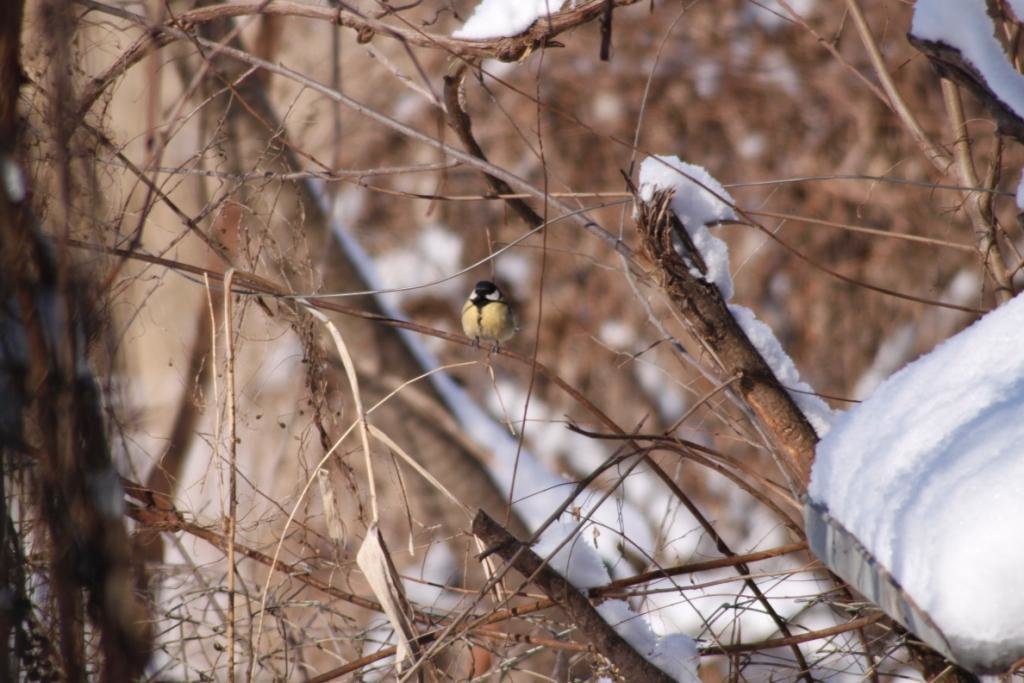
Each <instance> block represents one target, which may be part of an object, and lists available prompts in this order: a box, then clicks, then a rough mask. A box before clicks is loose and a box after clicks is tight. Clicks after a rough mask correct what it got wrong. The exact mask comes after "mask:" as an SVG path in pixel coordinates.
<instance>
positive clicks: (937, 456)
mask: <svg viewBox="0 0 1024 683" xmlns="http://www.w3.org/2000/svg"><path fill="white" fill-rule="evenodd" d="M1022 330H1024V296H1018V297H1016V298H1015V299H1013V300H1012V301H1010V302H1009V303H1007V304H1005V305H1004V306H1002V307H1001V308H999V309H997V310H995V311H993V312H991V313H989V314H988V315H986V316H985V317H984V318H982V319H981V320H979V321H978V322H976V323H975V324H974V325H972V326H971V327H970V328H968V329H966V330H964V331H963V332H961V333H960V334H958V335H956V336H954V337H952V338H951V339H949V340H947V341H946V342H945V343H943V344H942V345H940V346H939V347H938V348H936V349H935V350H934V351H932V352H931V353H929V354H927V355H926V356H924V357H922V358H920V359H918V360H917V361H915V362H913V363H911V364H910V365H908V366H907V367H905V368H904V369H903V370H901V371H899V372H897V373H896V374H895V375H893V376H892V377H890V378H889V379H888V380H886V381H885V382H884V383H883V384H882V385H881V386H879V388H878V389H877V390H876V391H875V393H874V394H873V395H872V396H871V398H869V399H868V400H867V401H865V402H864V403H861V404H860V405H858V406H856V407H854V408H852V409H851V410H850V411H848V412H847V413H845V414H843V415H841V416H840V417H838V418H837V419H836V420H835V421H834V423H833V425H832V430H831V431H830V432H829V434H828V436H827V437H826V438H825V439H823V440H822V442H821V443H820V444H819V445H818V449H817V456H816V458H815V462H814V469H813V471H812V475H811V483H810V489H809V492H808V493H809V498H810V501H809V503H810V506H809V508H808V509H809V510H810V509H811V508H814V507H817V508H818V509H826V510H827V515H829V516H831V517H832V518H833V519H834V520H836V521H837V522H838V523H839V524H840V525H841V526H842V527H843V528H844V529H845V531H848V532H849V533H850V534H852V535H853V536H854V537H855V538H856V541H857V542H858V543H859V544H861V545H862V546H863V547H864V550H866V552H867V553H868V554H869V555H870V556H871V557H872V558H873V561H875V562H877V563H878V564H879V565H881V567H882V568H883V569H884V570H885V571H887V572H888V573H889V574H891V577H892V579H894V580H895V582H897V583H898V585H899V586H900V587H902V589H903V591H904V592H905V594H906V596H908V597H909V598H910V600H911V601H912V602H913V603H914V604H916V606H917V607H918V608H920V610H921V611H922V612H924V613H925V615H926V616H927V618H928V619H929V620H930V621H931V622H933V623H934V625H935V627H937V628H938V629H939V631H941V634H942V636H943V638H944V640H945V642H939V643H935V642H931V644H932V645H933V646H934V647H937V648H940V649H943V650H946V651H948V652H949V653H950V654H952V655H953V657H954V658H955V659H956V660H957V661H958V662H959V663H960V664H961V665H963V666H965V667H967V668H970V669H972V670H975V671H979V672H993V671H1000V670H1004V669H1005V668H1007V667H1008V666H1009V665H1011V664H1012V663H1013V662H1014V661H1016V660H1018V659H1020V658H1022V657H1024V571H1022V569H1021V568H1022V567H1024V543H1022V542H1021V541H1024V531H1022V528H1024V527H1022V520H1024V419H1021V418H1022V416H1024V352H1022V351H1024V345H1022V339H1021V331H1022ZM812 514H813V513H811V512H808V517H809V518H810V516H811V515H812ZM809 524H810V522H809ZM812 544H814V542H813V541H812ZM834 545H835V542H834V539H833V538H830V539H829V540H828V542H827V544H826V546H827V547H826V548H825V549H822V548H820V547H818V546H817V545H815V547H814V549H815V552H817V553H818V554H819V555H821V556H823V557H825V556H832V557H837V556H841V554H838V553H836V552H835V548H833V547H832V546H834ZM836 571H838V572H839V573H840V574H843V571H842V569H841V568H839V567H837V568H836ZM847 573H851V572H847ZM853 573H856V572H853ZM844 578H847V579H848V580H850V581H852V582H855V583H858V584H859V585H860V587H861V588H862V590H864V589H865V587H867V592H869V593H870V592H871V579H870V578H867V579H866V578H865V577H864V576H858V577H851V576H844ZM904 608H905V605H903V606H898V609H904ZM891 613H892V612H891V611H890V614H891ZM892 616H895V617H897V618H898V617H899V615H897V614H892ZM918 635H920V636H922V637H927V636H925V635H924V634H921V633H919V634H918Z"/></svg>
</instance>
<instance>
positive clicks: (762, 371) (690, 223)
mask: <svg viewBox="0 0 1024 683" xmlns="http://www.w3.org/2000/svg"><path fill="white" fill-rule="evenodd" d="M635 202H636V214H635V218H636V225H637V230H638V231H639V233H640V238H641V244H642V248H643V250H644V252H645V253H646V254H647V255H648V256H649V257H650V258H651V260H652V261H653V262H654V263H655V264H656V266H657V271H658V278H659V284H660V286H661V288H662V289H663V290H664V291H665V293H666V294H667V295H668V297H669V299H670V300H671V301H672V303H673V305H674V306H675V309H676V311H677V312H678V313H679V315H680V317H681V318H682V319H683V320H685V321H686V323H687V324H688V326H689V331H690V333H691V334H692V335H693V337H694V339H696V340H697V341H698V342H699V343H700V344H702V345H703V346H704V348H705V349H707V351H708V352H709V355H710V356H711V357H712V358H714V359H715V360H716V361H717V363H718V366H719V370H720V372H721V373H722V376H724V377H736V376H738V377H740V380H739V381H737V382H736V383H735V387H736V391H737V393H738V394H739V396H740V397H741V398H742V399H743V400H744V402H745V403H746V404H747V405H748V406H750V408H751V409H752V410H753V412H754V413H755V415H757V417H758V418H759V419H760V420H761V422H762V423H763V424H764V425H765V426H766V427H767V428H768V431H769V432H770V433H771V435H772V437H773V438H774V440H775V441H776V443H777V444H778V446H779V447H780V450H781V453H782V455H783V458H784V462H783V463H781V465H780V466H781V467H782V468H783V471H784V472H785V473H786V474H787V475H788V476H789V478H790V479H791V482H792V485H793V486H794V487H795V488H797V489H800V490H802V489H803V488H804V487H805V486H806V482H807V477H808V475H809V471H810V464H811V461H812V460H813V458H814V446H815V444H816V443H817V441H818V433H817V432H816V431H815V429H816V428H817V429H820V430H822V431H824V430H825V429H827V425H828V421H829V420H830V419H831V410H829V408H828V406H827V405H825V403H824V402H823V401H820V399H815V398H814V397H813V396H812V395H811V394H809V393H808V394H804V393H803V392H805V391H807V390H809V389H810V387H808V386H807V385H806V384H804V383H803V382H802V381H801V380H800V378H799V373H797V371H796V366H795V365H794V364H793V362H792V360H791V359H790V358H789V357H788V356H787V355H786V354H785V352H784V351H783V350H782V346H781V344H779V342H778V340H777V339H776V338H775V336H774V334H772V333H771V330H770V329H769V328H768V327H767V326H766V325H763V323H758V324H757V325H755V324H754V323H756V322H757V321H756V318H754V316H753V314H752V313H750V312H749V311H747V309H742V308H739V307H737V308H735V309H734V310H733V309H730V307H729V306H728V304H727V301H728V300H729V299H730V298H731V297H732V290H733V284H732V276H731V275H730V273H729V251H728V248H727V247H726V245H725V242H723V241H722V240H720V239H719V238H717V237H715V236H713V235H712V234H711V232H710V230H709V229H708V226H709V225H714V224H715V223H718V222H719V221H722V220H727V219H730V218H733V217H734V216H735V214H734V212H733V209H732V205H733V200H732V198H731V197H730V196H729V195H728V193H727V192H726V191H725V189H724V188H723V187H722V185H721V184H720V183H719V182H718V181H717V180H715V179H714V178H713V177H712V176H711V175H710V174H709V173H708V172H707V171H706V170H704V169H703V168H701V167H699V166H694V165H692V164H687V163H684V162H682V161H680V160H679V159H678V158H677V157H674V156H665V157H648V158H647V159H645V160H644V162H643V164H642V165H641V167H640V178H639V188H638V189H637V191H636V196H635ZM737 314H738V315H739V318H741V319H742V320H743V321H745V322H746V323H747V324H746V325H743V324H741V322H740V320H738V319H737ZM782 381H786V382H787V384H788V385H790V387H791V389H795V390H797V392H796V393H793V394H791V393H790V390H788V389H787V387H786V386H783V384H782ZM805 395H806V396H807V397H808V399H809V400H808V401H807V408H805V410H806V412H805V410H801V408H802V407H804V406H799V405H798V401H797V399H796V398H795V396H801V400H802V399H803V397H804V396H805ZM808 408H809V409H808ZM812 419H813V420H814V422H815V425H814V426H812V423H811V421H810V420H812Z"/></svg>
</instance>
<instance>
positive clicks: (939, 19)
mask: <svg viewBox="0 0 1024 683" xmlns="http://www.w3.org/2000/svg"><path fill="white" fill-rule="evenodd" d="M1022 4H1024V3H1021V2H1019V0H1018V2H1016V4H1015V5H1014V7H1015V9H1016V11H1018V12H1020V11H1021V7H1020V5H1022ZM994 31H995V27H994V26H993V23H992V19H991V17H989V16H988V14H987V13H986V10H985V2H984V0H918V3H917V5H915V7H914V20H913V24H912V25H911V28H910V33H909V34H907V40H909V41H910V43H911V44H912V45H913V46H914V47H916V48H917V49H918V50H920V51H921V53H923V54H924V55H925V56H926V57H928V59H929V60H930V61H931V63H932V66H934V67H935V70H936V71H938V72H939V75H941V76H942V77H944V78H948V79H950V80H952V81H955V82H957V83H959V84H960V85H962V86H964V87H965V88H967V89H968V90H970V91H971V93H973V94H974V96H975V97H977V98H978V100H979V101H980V102H981V103H982V105H984V107H985V108H986V109H988V110H989V112H990V113H991V114H992V115H993V116H994V117H995V118H996V121H998V123H999V129H1000V131H1002V132H1003V133H1006V134H1007V135H1012V136H1013V137H1015V138H1017V140H1019V141H1021V142H1024V75H1021V74H1020V72H1018V71H1017V70H1016V69H1015V68H1014V67H1013V65H1012V64H1011V63H1010V61H1009V59H1008V58H1007V56H1006V53H1005V52H1004V51H1003V48H1002V46H1001V45H1000V44H999V41H998V40H996V38H995V36H994Z"/></svg>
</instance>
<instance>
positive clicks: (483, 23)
mask: <svg viewBox="0 0 1024 683" xmlns="http://www.w3.org/2000/svg"><path fill="white" fill-rule="evenodd" d="M563 1H564V0H481V2H480V4H479V5H477V6H476V9H474V10H473V15H472V16H471V17H470V18H469V19H467V20H466V23H465V24H463V25H462V28H460V29H457V30H456V31H454V32H453V33H452V37H453V38H462V39H465V40H487V39H490V38H505V37H510V36H517V35H519V34H520V33H522V32H523V31H525V30H526V29H528V28H530V26H531V25H532V24H533V22H535V21H537V20H538V19H540V18H542V17H548V16H549V15H551V14H552V13H554V12H557V11H558V10H559V9H560V8H561V6H562V3H563Z"/></svg>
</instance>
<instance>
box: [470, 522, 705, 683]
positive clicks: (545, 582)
mask: <svg viewBox="0 0 1024 683" xmlns="http://www.w3.org/2000/svg"><path fill="white" fill-rule="evenodd" d="M473 533H474V534H475V535H476V536H477V537H478V538H479V539H480V540H482V541H483V542H484V543H486V544H487V546H488V548H492V549H493V551H494V552H495V553H497V554H498V555H500V556H501V557H502V558H503V559H504V560H506V561H507V562H508V563H509V564H510V565H512V567H514V568H515V569H516V571H518V572H519V573H520V574H522V575H523V576H525V577H526V578H527V579H529V580H530V581H531V582H532V583H533V584H534V585H536V586H537V587H538V588H540V589H541V591H543V592H544V594H545V595H547V596H548V597H549V598H551V599H552V600H554V601H555V602H557V603H558V604H559V605H561V606H562V607H563V608H564V609H565V610H566V612H568V613H569V614H570V615H572V619H573V623H574V624H575V625H576V626H577V627H578V628H579V630H580V631H581V632H582V633H583V634H584V635H585V636H586V637H587V639H588V640H589V641H590V642H591V643H592V644H593V645H594V646H595V648H596V649H597V651H598V652H600V653H601V654H602V655H603V656H604V657H606V658H607V659H608V660H609V661H610V662H612V664H614V665H615V666H616V667H617V668H618V670H619V674H620V675H621V676H622V677H623V678H624V679H625V680H627V681H665V682H666V683H669V682H670V681H673V680H675V681H680V682H691V681H692V682H696V681H699V680H700V678H699V677H698V676H697V660H698V658H697V647H696V643H695V642H694V641H693V640H692V639H690V638H686V637H685V636H671V635H670V636H665V637H663V638H661V639H658V638H656V637H655V635H654V633H653V632H652V631H651V629H650V626H648V625H647V622H646V621H645V620H644V619H643V617H641V616H639V615H637V614H635V613H634V612H633V611H632V610H631V609H630V608H629V606H628V605H627V604H626V603H625V602H622V601H621V600H612V601H609V602H606V603H604V604H603V605H601V606H600V607H596V608H595V607H594V606H593V605H592V604H590V601H589V600H588V599H587V598H586V596H584V595H583V593H581V592H580V591H579V589H578V588H577V587H576V586H575V585H573V584H572V583H570V582H569V581H566V579H564V578H562V575H561V574H560V573H559V572H557V571H555V570H554V569H552V568H551V567H550V566H549V565H548V564H546V563H545V562H544V561H542V560H541V558H540V557H538V556H537V554H536V553H534V552H533V551H532V550H530V547H529V546H528V545H527V544H525V543H523V542H522V541H520V540H518V539H517V538H515V537H514V536H513V535H512V534H510V533H509V532H508V531H506V530H505V529H504V527H502V526H501V525H500V524H498V523H497V522H495V521H494V520H493V519H491V517H490V516H489V515H488V514H487V513H486V512H484V511H483V510H480V511H479V512H477V515H476V517H475V518H474V519H473ZM556 557H557V556H556ZM669 673H671V676H670V675H669Z"/></svg>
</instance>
